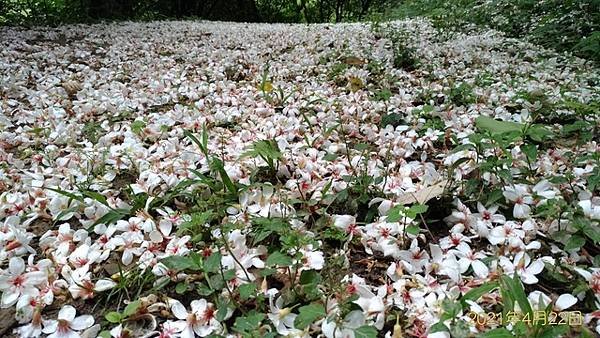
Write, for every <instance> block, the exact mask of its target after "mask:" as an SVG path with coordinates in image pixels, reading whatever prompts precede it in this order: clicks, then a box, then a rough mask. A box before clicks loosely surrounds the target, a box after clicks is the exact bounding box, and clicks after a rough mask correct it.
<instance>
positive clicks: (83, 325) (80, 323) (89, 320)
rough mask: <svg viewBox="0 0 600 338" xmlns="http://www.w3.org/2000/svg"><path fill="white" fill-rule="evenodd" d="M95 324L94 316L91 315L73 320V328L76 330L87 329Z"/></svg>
mask: <svg viewBox="0 0 600 338" xmlns="http://www.w3.org/2000/svg"><path fill="white" fill-rule="evenodd" d="M92 325H94V317H92V316H90V315H83V316H79V317H77V318H75V319H73V321H71V325H70V326H71V328H72V329H73V330H76V331H80V330H84V329H87V328H88V327H90V326H92Z"/></svg>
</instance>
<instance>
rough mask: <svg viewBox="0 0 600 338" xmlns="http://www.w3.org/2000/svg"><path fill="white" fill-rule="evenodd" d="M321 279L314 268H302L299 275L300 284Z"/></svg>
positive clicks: (311, 282) (314, 282)
mask: <svg viewBox="0 0 600 338" xmlns="http://www.w3.org/2000/svg"><path fill="white" fill-rule="evenodd" d="M320 281H321V275H319V273H318V272H317V271H315V270H304V271H302V274H301V275H300V284H303V285H306V284H316V283H319V282H320Z"/></svg>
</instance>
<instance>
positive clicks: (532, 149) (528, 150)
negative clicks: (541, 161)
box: [521, 144, 537, 162]
mask: <svg viewBox="0 0 600 338" xmlns="http://www.w3.org/2000/svg"><path fill="white" fill-rule="evenodd" d="M521 150H522V151H523V153H525V156H527V159H528V160H529V162H535V160H536V159H537V146H536V145H535V144H524V145H522V146H521Z"/></svg>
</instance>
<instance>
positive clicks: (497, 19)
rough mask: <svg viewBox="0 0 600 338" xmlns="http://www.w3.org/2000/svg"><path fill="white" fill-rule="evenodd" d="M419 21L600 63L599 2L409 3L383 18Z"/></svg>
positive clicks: (477, 0)
mask: <svg viewBox="0 0 600 338" xmlns="http://www.w3.org/2000/svg"><path fill="white" fill-rule="evenodd" d="M414 16H426V17H429V18H431V19H432V20H433V22H434V24H435V25H437V26H438V27H440V28H444V29H457V28H458V29H464V28H466V27H467V26H469V25H473V24H475V25H477V26H487V27H490V28H493V29H497V30H499V31H502V32H505V33H506V34H507V36H509V37H515V38H527V39H529V40H531V41H532V42H534V43H536V44H539V45H542V46H544V47H547V48H552V49H555V50H557V51H560V52H562V51H570V52H573V53H575V54H576V55H578V56H582V57H585V58H589V59H594V60H596V61H600V31H599V28H600V0H486V1H481V0H452V1H444V0H408V1H401V2H399V3H398V4H395V5H394V6H391V7H388V9H387V12H386V13H385V15H384V16H383V17H384V18H386V19H395V18H398V19H399V18H405V17H414Z"/></svg>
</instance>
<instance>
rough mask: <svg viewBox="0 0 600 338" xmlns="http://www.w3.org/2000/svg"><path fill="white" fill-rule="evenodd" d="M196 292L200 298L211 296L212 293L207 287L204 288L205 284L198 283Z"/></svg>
mask: <svg viewBox="0 0 600 338" xmlns="http://www.w3.org/2000/svg"><path fill="white" fill-rule="evenodd" d="M196 292H198V294H199V295H200V296H209V295H211V294H212V293H213V292H214V291H213V290H212V289H211V288H209V287H208V286H206V284H203V283H200V284H198V286H197V287H196Z"/></svg>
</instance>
